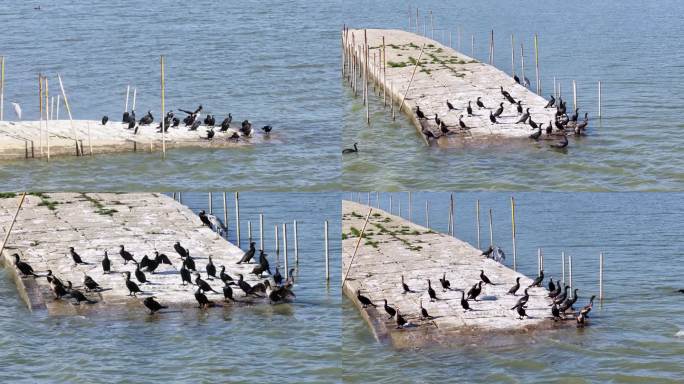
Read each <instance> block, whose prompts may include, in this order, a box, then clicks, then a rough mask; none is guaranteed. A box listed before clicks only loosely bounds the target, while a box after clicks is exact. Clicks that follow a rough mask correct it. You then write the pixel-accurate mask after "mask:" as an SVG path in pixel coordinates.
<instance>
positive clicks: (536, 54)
mask: <svg viewBox="0 0 684 384" xmlns="http://www.w3.org/2000/svg"><path fill="white" fill-rule="evenodd" d="M534 68H535V72H536V75H537V94H538V95H539V94H541V91H542V88H541V84H540V83H539V39H538V37H537V34H536V33H535V34H534Z"/></svg>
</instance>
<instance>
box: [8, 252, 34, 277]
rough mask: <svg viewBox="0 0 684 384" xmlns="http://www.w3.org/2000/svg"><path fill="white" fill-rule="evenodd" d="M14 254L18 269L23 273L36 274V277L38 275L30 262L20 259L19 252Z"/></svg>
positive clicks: (27, 274) (25, 274)
mask: <svg viewBox="0 0 684 384" xmlns="http://www.w3.org/2000/svg"><path fill="white" fill-rule="evenodd" d="M12 256H14V266H15V267H17V269H18V270H19V272H21V274H22V275H24V276H34V277H35V276H37V275H36V274H35V273H34V272H33V267H31V266H30V265H29V264H28V263H25V262H23V261H21V260H19V254H18V253H15V254H14V255H12Z"/></svg>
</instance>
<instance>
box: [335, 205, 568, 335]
mask: <svg viewBox="0 0 684 384" xmlns="http://www.w3.org/2000/svg"><path fill="white" fill-rule="evenodd" d="M368 209H369V207H368V206H366V205H361V204H357V203H353V202H349V201H344V202H343V203H342V237H343V240H342V262H343V271H346V270H347V268H348V267H349V263H350V260H351V258H352V255H353V253H354V248H355V246H356V243H357V241H358V239H359V234H360V231H361V230H362V228H363V225H364V222H365V219H366V216H367V214H368ZM481 254H482V252H481V251H480V250H478V249H476V248H475V247H473V246H471V245H470V244H468V243H466V242H464V241H461V240H459V239H456V238H454V237H451V236H448V235H446V234H441V233H437V232H434V231H432V230H430V229H428V228H425V227H422V226H420V225H416V224H413V223H411V222H409V221H406V220H404V219H402V218H401V217H398V216H394V215H390V214H388V213H387V212H385V211H382V210H379V209H375V208H374V209H373V213H372V214H371V216H370V219H369V222H368V224H367V226H366V230H365V232H364V237H363V238H362V239H361V242H360V245H359V248H358V251H357V253H356V256H355V258H354V261H353V264H352V266H351V269H350V272H349V276H348V278H347V280H346V281H345V282H344V285H343V292H344V294H345V295H346V296H347V297H348V298H349V299H350V300H351V301H352V302H353V303H354V305H355V306H356V307H357V308H358V309H359V311H360V313H361V315H362V316H363V318H364V319H365V320H366V321H367V322H368V324H369V326H370V328H371V330H372V332H373V334H374V335H375V337H376V338H377V339H378V340H380V341H387V342H389V343H390V344H392V345H393V346H394V347H396V348H407V347H420V346H427V345H434V344H444V345H449V344H454V343H464V342H470V341H471V340H472V339H473V338H477V337H481V336H485V335H499V336H500V335H505V334H512V335H519V334H525V333H528V332H531V331H532V330H538V329H543V328H551V327H555V326H559V324H556V323H554V321H552V320H551V319H550V317H551V311H550V307H549V304H551V300H550V299H549V298H548V297H547V294H548V291H547V290H546V289H545V288H530V289H529V294H530V298H529V301H528V304H527V305H528V308H527V314H528V316H529V318H525V319H524V320H519V319H518V315H517V312H516V311H515V310H511V307H513V306H514V305H515V304H516V303H517V301H518V299H520V297H521V296H522V294H523V291H524V288H525V287H527V286H529V285H530V284H531V283H532V280H531V279H530V278H528V277H526V276H524V275H522V274H520V273H516V272H515V271H513V270H512V269H510V268H508V267H506V266H504V265H502V264H500V263H498V262H495V261H494V260H492V259H488V258H485V257H484V256H482V255H481ZM480 270H484V273H485V275H487V277H488V278H489V279H490V280H491V281H492V282H493V283H495V284H496V285H483V286H482V293H481V295H480V297H479V298H478V299H479V301H472V300H471V301H470V302H469V303H470V306H471V308H472V309H474V310H473V311H469V312H464V310H463V309H462V307H461V302H460V299H461V292H460V291H457V290H449V291H446V292H443V290H442V286H441V284H440V282H439V278H441V277H442V274H443V273H445V272H446V279H447V280H449V281H450V283H451V287H452V288H455V289H462V290H465V291H466V292H467V291H468V290H469V289H470V287H471V286H472V285H473V284H475V283H477V282H478V281H480ZM402 274H403V275H404V279H405V282H406V284H408V286H409V288H410V289H411V290H412V291H415V293H406V294H404V293H403V289H402V285H401V275H402ZM516 277H520V278H521V280H520V285H521V289H520V290H519V291H518V293H517V295H516V296H512V295H507V292H508V290H509V289H510V288H511V287H512V286H513V285H514V284H515V279H516ZM427 279H430V280H431V282H432V287H433V288H434V290H435V291H436V295H437V298H438V299H439V300H437V301H435V302H430V297H429V296H428V293H427V289H428V285H427ZM357 289H361V292H362V295H364V296H366V297H368V298H370V299H371V300H372V301H373V303H375V304H376V305H378V307H377V308H373V307H370V306H369V307H368V308H362V305H361V303H359V301H358V299H357V297H356V290H357ZM383 299H387V301H388V304H389V305H390V306H391V307H393V308H399V310H400V313H401V314H402V316H404V317H405V318H406V320H408V321H409V323H410V326H408V327H405V328H403V329H397V327H396V322H395V319H389V318H388V317H389V316H388V315H387V313H386V312H385V310H384V308H383V301H382V300H383ZM421 299H422V305H423V307H424V308H425V309H427V311H428V313H429V315H430V316H434V317H435V318H434V319H432V320H427V319H420V300H421ZM558 323H562V322H558ZM466 340H467V341H466Z"/></svg>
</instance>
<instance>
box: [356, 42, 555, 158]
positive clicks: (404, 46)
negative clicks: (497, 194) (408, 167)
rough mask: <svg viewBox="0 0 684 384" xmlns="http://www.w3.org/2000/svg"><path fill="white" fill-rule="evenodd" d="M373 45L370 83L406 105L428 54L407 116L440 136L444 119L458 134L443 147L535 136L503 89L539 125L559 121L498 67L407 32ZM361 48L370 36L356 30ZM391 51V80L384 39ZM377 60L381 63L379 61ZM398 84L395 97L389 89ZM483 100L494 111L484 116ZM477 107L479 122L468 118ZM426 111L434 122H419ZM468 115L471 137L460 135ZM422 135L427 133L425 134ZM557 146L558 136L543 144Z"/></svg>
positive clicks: (443, 142)
mask: <svg viewBox="0 0 684 384" xmlns="http://www.w3.org/2000/svg"><path fill="white" fill-rule="evenodd" d="M366 32H367V34H368V45H369V47H370V48H369V63H370V67H371V69H370V73H369V77H370V78H371V79H372V80H374V81H375V82H377V83H378V84H380V86H381V87H385V88H386V90H387V92H388V97H391V98H392V99H394V102H395V104H397V105H398V104H399V103H401V99H402V98H403V95H404V93H405V92H406V88H407V86H408V85H409V81H410V79H411V74H412V73H413V70H414V64H415V62H416V61H417V59H418V56H419V54H420V50H421V47H422V46H423V44H425V50H424V52H423V56H422V57H421V65H420V67H419V68H418V70H417V71H416V73H415V76H414V78H413V82H412V83H411V87H410V89H409V91H408V94H407V95H406V100H405V101H404V107H403V111H404V112H405V113H406V115H407V116H409V118H410V119H411V121H412V122H413V123H414V125H415V126H416V128H417V129H418V131H419V132H420V131H421V130H422V128H423V127H425V128H427V129H429V130H430V131H432V132H433V133H435V135H436V136H438V135H439V134H440V131H439V127H437V125H436V123H435V120H434V116H435V114H438V115H439V118H440V119H441V120H443V121H444V122H445V123H446V124H447V126H449V127H450V129H451V130H452V131H454V134H452V135H448V136H442V137H439V138H438V139H437V143H438V145H439V146H442V147H458V146H462V145H463V141H464V139H466V140H471V141H472V140H473V139H475V140H478V139H479V140H497V139H505V138H508V139H510V138H525V139H527V138H528V137H529V135H530V134H532V133H534V132H535V130H533V129H532V128H531V127H530V126H529V125H528V124H522V123H521V124H515V122H516V121H517V120H518V118H519V117H520V116H519V115H518V113H517V106H515V105H512V104H510V103H509V102H508V101H507V100H506V99H504V97H503V96H502V95H501V92H500V88H499V87H500V86H503V88H504V89H505V90H506V91H508V92H509V93H510V94H511V96H513V98H514V99H515V100H521V101H522V105H523V107H524V108H530V115H531V116H532V119H533V120H534V121H535V122H537V123H543V124H544V127H546V126H547V125H548V124H549V122H550V121H553V120H554V117H555V111H556V110H555V108H550V109H544V106H545V105H546V103H547V100H545V99H544V98H542V97H541V96H538V95H537V94H535V93H534V92H532V91H530V90H529V89H527V88H525V87H524V86H522V85H520V84H518V83H516V82H515V80H513V78H512V77H511V76H510V75H509V74H507V73H505V72H503V71H501V70H499V69H497V68H496V67H494V66H490V65H488V64H484V63H481V62H479V61H477V60H475V59H473V58H472V57H469V56H467V55H465V54H463V53H461V52H458V51H456V50H454V49H452V48H449V47H448V46H445V45H442V44H440V43H439V42H437V41H434V40H431V39H429V38H426V37H423V36H420V35H416V34H413V33H410V32H406V31H401V30H389V29H367V30H366ZM349 33H350V35H351V34H353V35H354V40H355V42H356V44H357V45H358V44H361V45H362V44H363V41H364V30H363V29H350V30H349ZM383 37H384V38H385V47H386V58H387V68H386V80H384V79H383V78H382V76H381V75H380V76H378V74H379V68H378V65H379V64H380V60H379V58H380V57H381V52H382V38H383ZM374 55H375V56H376V57H378V61H377V64H378V65H376V62H374V61H373V57H374ZM390 83H391V84H392V89H391V93H389V92H390V87H389V84H390ZM477 97H482V102H483V103H484V105H485V106H486V107H487V108H489V109H482V110H478V107H477V105H476V103H475V101H476V99H477ZM447 100H449V101H450V102H451V103H452V104H453V105H454V107H455V108H456V109H457V110H452V111H451V112H450V111H449V109H448V107H447V105H446V101H447ZM468 101H472V108H473V116H472V117H468V115H467V113H466V107H467V105H468ZM499 103H504V112H503V114H502V115H501V117H500V118H499V119H498V123H497V124H493V123H491V122H490V120H489V112H490V110H491V111H492V112H494V111H495V110H496V108H498V106H499ZM416 106H420V109H421V110H422V111H423V112H424V113H425V115H426V116H427V117H428V118H429V119H428V120H421V121H419V120H418V119H417V118H416V114H415V109H416ZM460 115H463V122H464V123H465V124H466V125H467V127H469V128H470V129H468V130H467V131H460V129H459V124H458V118H459V116H460ZM421 135H422V133H421ZM547 138H548V139H553V140H557V136H555V135H552V137H547V136H546V135H545V134H544V135H543V136H542V139H547Z"/></svg>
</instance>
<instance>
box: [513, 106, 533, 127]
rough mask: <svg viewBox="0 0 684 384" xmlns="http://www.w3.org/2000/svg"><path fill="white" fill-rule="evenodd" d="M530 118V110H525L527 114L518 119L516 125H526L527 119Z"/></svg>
mask: <svg viewBox="0 0 684 384" xmlns="http://www.w3.org/2000/svg"><path fill="white" fill-rule="evenodd" d="M529 117H530V109H529V108H527V109H526V110H525V113H523V115H522V116H520V118H519V119H518V121H516V122H515V123H516V124H520V123H523V124H524V123H525V122H526V121H527V119H528V118H529Z"/></svg>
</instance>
